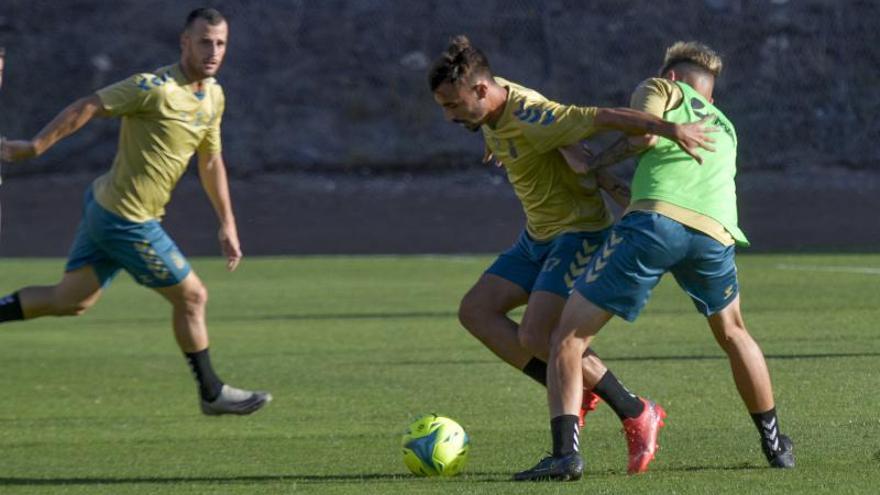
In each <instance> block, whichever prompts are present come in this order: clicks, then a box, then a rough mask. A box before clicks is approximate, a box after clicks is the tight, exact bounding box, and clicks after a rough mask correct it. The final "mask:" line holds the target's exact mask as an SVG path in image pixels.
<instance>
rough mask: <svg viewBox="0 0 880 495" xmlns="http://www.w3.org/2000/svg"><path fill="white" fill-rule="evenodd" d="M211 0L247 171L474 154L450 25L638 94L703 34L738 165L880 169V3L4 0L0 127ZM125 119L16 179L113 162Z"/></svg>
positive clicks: (229, 117) (12, 124) (532, 60)
mask: <svg viewBox="0 0 880 495" xmlns="http://www.w3.org/2000/svg"><path fill="white" fill-rule="evenodd" d="M202 4H207V5H211V6H216V7H218V8H220V9H221V10H222V11H223V12H224V13H225V14H226V15H227V16H228V17H229V19H230V24H231V39H230V42H231V45H230V50H229V54H228V58H227V62H226V66H225V67H224V68H223V70H222V72H221V74H220V78H219V79H220V80H221V82H222V84H223V85H224V87H225V90H226V92H227V100H228V106H227V113H226V115H225V120H224V139H225V153H226V155H227V160H228V162H229V164H230V167H231V170H232V173H233V175H236V176H239V177H244V176H250V175H252V174H256V173H261V172H265V171H274V172H279V171H291V170H295V171H303V170H318V171H339V170H343V171H350V170H357V169H363V168H368V169H370V170H373V171H375V170H385V169H401V168H403V169H407V170H412V171H415V170H419V169H425V168H432V169H434V170H437V169H446V168H461V167H466V166H471V165H474V166H475V165H476V163H477V162H478V159H479V156H480V148H481V147H480V145H479V138H478V137H476V136H472V135H469V134H467V133H462V132H461V131H460V129H458V128H457V127H455V126H450V125H448V124H446V123H444V122H443V120H442V118H441V115H440V112H439V110H438V109H436V108H435V106H434V103H433V101H432V99H431V95H430V94H429V92H428V90H427V87H426V86H427V85H426V82H425V80H426V76H425V73H426V69H427V66H428V65H429V64H430V61H431V60H432V59H433V58H434V57H435V56H436V55H437V54H438V53H439V52H440V51H441V50H442V49H443V48H444V47H445V43H446V41H447V39H448V37H449V36H450V35H452V34H456V33H466V34H468V35H469V36H470V37H471V38H472V40H473V41H474V42H475V43H476V44H478V45H479V46H481V47H482V48H483V49H484V51H485V52H486V53H487V54H488V56H489V58H490V60H491V61H492V63H493V65H494V68H495V70H496V72H497V73H499V74H501V75H504V76H506V77H508V78H511V79H514V80H517V81H520V82H522V83H524V84H526V85H529V86H532V87H535V88H537V89H540V90H541V91H543V92H544V93H545V94H546V95H547V96H550V97H552V98H555V99H558V100H560V101H565V102H573V103H581V104H590V105H606V106H608V105H624V104H626V102H627V100H628V95H629V92H630V91H631V89H632V88H633V87H634V86H635V85H636V84H637V83H638V82H639V81H640V80H641V79H643V78H644V77H646V76H649V75H652V73H653V72H654V71H655V70H656V69H657V67H658V65H659V62H660V60H661V58H662V55H663V49H664V47H665V46H666V45H668V44H669V43H670V42H672V41H675V40H678V39H698V40H702V41H704V42H706V43H708V44H710V45H712V46H714V47H716V48H717V49H718V50H719V51H720V52H721V53H722V54H723V55H724V56H725V57H726V68H725V73H724V75H723V77H722V80H721V81H720V85H719V87H718V90H717V95H716V98H717V101H718V102H719V104H720V106H721V107H722V108H723V109H725V111H726V112H727V113H728V114H729V116H730V117H731V118H732V119H733V121H734V122H736V124H737V128H738V131H739V133H740V137H741V146H740V156H741V160H740V161H741V164H740V166H741V169H742V170H744V171H746V172H747V171H749V170H754V169H759V168H760V169H764V170H766V169H768V168H774V169H780V170H798V169H799V168H800V167H802V166H804V165H809V166H821V167H824V166H837V167H840V166H843V167H849V168H858V169H874V170H876V169H877V168H878V167H880V151H878V148H877V146H875V142H876V141H877V139H878V138H880V119H878V118H877V115H880V89H878V88H880V39H878V38H880V36H878V31H880V21H878V19H880V2H878V1H875V0H862V1H859V0H841V1H833V0H790V1H785V0H772V1H771V0H766V1H759V0H754V1H748V0H686V1H661V0H634V1H625V2H624V1H610V0H609V1H595V0H594V1H582V0H546V1H540V0H534V1H529V0H484V1H479V2H475V1H460V0H422V1H405V0H300V1H295V0H284V1H282V0H275V1H210V0H205V1H203V2H193V1H190V0H181V1H173V0H161V1H144V0H112V1H111V0H57V1H52V0H0V43H2V44H3V45H5V46H6V47H7V49H8V59H7V71H6V85H5V87H4V90H3V91H2V93H0V130H2V131H3V132H4V134H5V135H8V136H22V137H27V136H31V135H33V134H34V133H36V132H37V131H38V130H39V129H40V127H41V126H42V125H44V124H45V123H46V122H47V121H48V120H49V119H51V117H52V116H53V115H55V113H56V112H58V111H59V110H60V109H61V108H62V107H63V106H64V105H66V104H67V103H69V102H71V101H72V100H73V99H75V98H77V97H79V96H82V95H85V94H87V93H89V92H91V91H93V90H95V89H97V88H100V87H102V86H104V85H106V84H109V83H112V82H114V81H116V80H119V79H121V78H124V77H126V76H128V75H130V74H131V73H133V72H137V71H141V70H144V69H149V68H155V67H158V66H160V65H163V64H166V63H169V62H173V61H175V60H177V58H178V34H179V31H180V27H181V24H182V20H183V19H184V17H185V15H186V14H187V13H188V11H189V10H190V9H191V8H193V7H196V6H199V5H202ZM116 125H117V124H116V123H115V122H102V123H99V124H97V125H90V126H89V127H88V128H87V129H84V130H83V131H82V132H80V133H79V134H78V135H76V136H74V137H72V138H70V139H68V140H67V141H65V142H63V143H61V144H60V145H59V147H58V148H59V149H58V150H54V151H53V152H52V153H49V154H48V155H47V156H45V157H43V158H41V159H40V160H37V161H36V162H35V163H32V164H29V165H28V166H22V167H14V168H7V174H9V175H12V176H14V175H18V174H35V173H49V172H63V171H67V170H68V169H70V168H72V167H73V168H76V169H78V170H86V171H89V170H93V169H94V170H98V169H104V168H105V167H107V165H108V164H109V162H110V160H111V158H112V155H113V153H114V146H115V140H116V134H115V130H116Z"/></svg>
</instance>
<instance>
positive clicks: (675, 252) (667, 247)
mask: <svg viewBox="0 0 880 495" xmlns="http://www.w3.org/2000/svg"><path fill="white" fill-rule="evenodd" d="M666 272H672V274H673V275H674V276H675V280H676V281H677V282H678V285H679V286H681V288H682V289H684V291H685V292H687V293H688V295H689V296H691V299H692V300H693V302H694V305H695V306H696V307H697V310H698V311H699V312H701V313H702V314H703V315H705V316H710V315H712V314H715V313H717V312H718V311H721V310H722V309H724V308H725V307H727V305H728V304H730V303H731V301H733V300H734V298H736V295H737V294H738V293H739V284H738V282H737V279H736V263H735V262H734V247H733V246H724V245H723V244H721V243H720V242H718V241H716V240H715V239H713V238H711V237H709V236H707V235H706V234H703V233H702V232H700V231H697V230H694V229H691V228H690V227H686V226H684V225H682V224H680V223H678V222H676V221H675V220H672V219H670V218H668V217H665V216H663V215H660V214H659V213H652V212H642V211H635V212H632V213H629V214H627V215H626V216H625V217H623V219H621V220H620V222H619V223H618V224H617V225H616V226H615V227H614V230H613V231H612V233H611V236H610V237H609V238H608V240H607V241H605V245H604V246H602V250H601V251H600V252H598V253H597V254H596V255H595V256H594V257H593V260H592V262H591V263H590V266H589V267H588V269H587V272H586V273H585V274H584V276H583V277H581V278H579V279H578V281H577V283H576V284H575V289H576V290H577V291H578V292H580V293H581V295H583V296H584V297H585V298H586V299H587V300H589V301H590V302H592V303H593V304H596V305H597V306H599V307H600V308H603V309H605V310H606V311H609V312H611V313H614V314H616V315H617V316H620V317H621V318H623V319H625V320H628V321H633V320H635V319H636V318H637V317H638V316H639V313H640V312H641V311H642V308H644V306H645V303H647V302H648V298H649V297H650V296H651V290H652V289H653V288H654V287H655V286H656V285H657V283H658V282H660V277H662V276H663V274H664V273H666Z"/></svg>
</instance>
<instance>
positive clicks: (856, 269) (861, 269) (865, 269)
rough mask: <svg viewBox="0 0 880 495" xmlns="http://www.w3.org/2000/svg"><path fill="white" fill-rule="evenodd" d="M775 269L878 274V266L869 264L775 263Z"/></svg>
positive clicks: (879, 273) (879, 271)
mask: <svg viewBox="0 0 880 495" xmlns="http://www.w3.org/2000/svg"><path fill="white" fill-rule="evenodd" d="M776 269H777V270H797V271H802V272H833V273H859V274H862V275H880V268H874V267H870V266H823V265H787V264H784V263H781V264H778V265H776Z"/></svg>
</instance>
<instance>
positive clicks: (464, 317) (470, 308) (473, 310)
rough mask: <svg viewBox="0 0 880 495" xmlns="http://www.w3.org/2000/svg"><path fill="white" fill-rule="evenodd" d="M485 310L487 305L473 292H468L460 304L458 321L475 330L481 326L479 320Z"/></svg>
mask: <svg viewBox="0 0 880 495" xmlns="http://www.w3.org/2000/svg"><path fill="white" fill-rule="evenodd" d="M484 312H485V307H484V306H483V304H482V303H481V302H480V301H479V300H478V299H477V298H476V297H474V296H473V295H472V293H470V292H468V293H467V294H465V296H464V297H463V298H462V300H461V303H460V304H459V305H458V321H459V322H460V323H461V325H462V326H463V327H465V328H466V329H468V330H470V331H473V330H474V329H475V328H477V327H479V322H480V320H481V319H482V314H483V313H484Z"/></svg>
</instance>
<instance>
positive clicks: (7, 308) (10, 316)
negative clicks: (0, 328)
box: [0, 292, 24, 323]
mask: <svg viewBox="0 0 880 495" xmlns="http://www.w3.org/2000/svg"><path fill="white" fill-rule="evenodd" d="M23 319H24V311H22V309H21V300H20V299H19V298H18V292H13V293H12V294H9V295H8V296H6V297H4V298H0V323H2V322H4V321H17V320H23Z"/></svg>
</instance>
